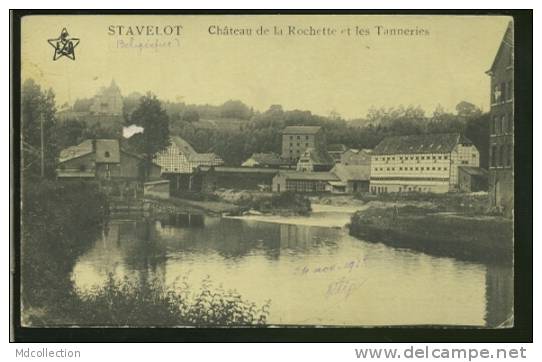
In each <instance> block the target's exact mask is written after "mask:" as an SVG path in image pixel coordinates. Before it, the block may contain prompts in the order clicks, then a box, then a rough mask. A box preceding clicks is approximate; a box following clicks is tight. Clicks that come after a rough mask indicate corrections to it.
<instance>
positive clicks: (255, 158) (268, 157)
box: [241, 152, 288, 168]
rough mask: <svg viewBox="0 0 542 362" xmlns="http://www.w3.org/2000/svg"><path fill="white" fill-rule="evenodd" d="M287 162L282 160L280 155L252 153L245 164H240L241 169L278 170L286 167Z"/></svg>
mask: <svg viewBox="0 0 542 362" xmlns="http://www.w3.org/2000/svg"><path fill="white" fill-rule="evenodd" d="M287 165H288V162H287V161H286V160H284V159H283V158H282V157H280V155H278V154H276V153H274V152H269V153H253V154H252V156H250V157H249V158H248V159H247V160H246V161H245V162H243V163H242V164H241V166H243V167H267V168H279V167H282V166H287Z"/></svg>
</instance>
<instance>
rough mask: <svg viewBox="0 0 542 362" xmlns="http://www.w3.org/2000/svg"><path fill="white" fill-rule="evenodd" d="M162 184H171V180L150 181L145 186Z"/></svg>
mask: <svg viewBox="0 0 542 362" xmlns="http://www.w3.org/2000/svg"><path fill="white" fill-rule="evenodd" d="M161 184H169V180H157V181H149V182H145V183H144V185H161Z"/></svg>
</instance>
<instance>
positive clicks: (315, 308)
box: [13, 14, 520, 328]
mask: <svg viewBox="0 0 542 362" xmlns="http://www.w3.org/2000/svg"><path fill="white" fill-rule="evenodd" d="M514 30H515V24H514V20H513V18H512V17H508V16H497V15H477V16H461V15H454V16H447V15H446V16H445V15H360V14H358V15H344V14H342V15H299V14H297V15H293V14H286V15H279V14H275V15H273V14H259V15H254V14H251V15H248V14H245V15H231V14H229V15H217V14H206V15H143V14H138V15H119V14H116V15H114V14H103V15H92V14H72V15H70V14H60V15H46V14H34V15H25V16H23V17H21V19H20V50H21V56H20V95H19V96H20V104H19V105H20V109H19V112H20V118H19V119H14V120H13V122H20V135H17V137H20V179H21V189H20V198H21V215H20V216H21V219H20V226H21V229H20V230H21V241H20V260H19V265H18V267H19V268H20V285H18V288H19V289H20V300H19V301H18V302H17V303H19V304H18V305H15V306H14V308H16V309H18V310H19V309H20V323H21V326H23V327H75V326H76V327H188V326H190V327H209V326H213V327H214V326H233V327H238V326H258V327H268V326H286V327H290V326H291V327H296V326H348V327H375V326H437V327H439V326H442V327H450V326H452V327H458V326H461V327H476V328H511V327H513V326H514V323H515V322H514V226H513V225H514V121H515V117H514V95H515V92H514V88H515V86H514V71H515V67H516V66H520V65H516V64H515V61H514ZM19 105H18V106H19ZM19 289H17V290H19Z"/></svg>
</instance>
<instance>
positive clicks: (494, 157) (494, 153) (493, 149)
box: [490, 146, 497, 167]
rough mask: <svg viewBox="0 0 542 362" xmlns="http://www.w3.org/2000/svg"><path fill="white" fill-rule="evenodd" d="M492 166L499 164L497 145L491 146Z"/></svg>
mask: <svg viewBox="0 0 542 362" xmlns="http://www.w3.org/2000/svg"><path fill="white" fill-rule="evenodd" d="M490 157H491V166H493V167H495V166H497V146H491V154H490Z"/></svg>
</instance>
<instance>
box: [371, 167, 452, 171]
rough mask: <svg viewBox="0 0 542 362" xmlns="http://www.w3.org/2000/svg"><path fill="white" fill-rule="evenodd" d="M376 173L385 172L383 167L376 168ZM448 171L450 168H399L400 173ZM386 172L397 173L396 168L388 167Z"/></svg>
mask: <svg viewBox="0 0 542 362" xmlns="http://www.w3.org/2000/svg"><path fill="white" fill-rule="evenodd" d="M373 170H374V171H384V168H383V167H380V168H378V167H375V168H374V169H373ZM424 170H425V171H442V170H444V171H448V167H404V170H403V167H399V171H424ZM386 171H395V167H386Z"/></svg>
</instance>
